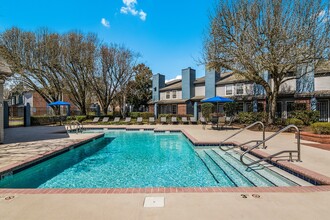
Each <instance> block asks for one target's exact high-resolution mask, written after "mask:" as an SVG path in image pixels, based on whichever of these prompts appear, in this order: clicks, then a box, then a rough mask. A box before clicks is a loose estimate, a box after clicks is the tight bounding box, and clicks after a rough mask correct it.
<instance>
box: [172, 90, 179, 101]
mask: <svg viewBox="0 0 330 220" xmlns="http://www.w3.org/2000/svg"><path fill="white" fill-rule="evenodd" d="M174 93H175V98H174ZM177 98H178V92H177V90H172V99H177Z"/></svg>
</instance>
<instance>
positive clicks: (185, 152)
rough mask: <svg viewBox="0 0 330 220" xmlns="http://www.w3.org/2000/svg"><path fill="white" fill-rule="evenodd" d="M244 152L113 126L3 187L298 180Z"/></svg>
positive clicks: (280, 182) (252, 183) (235, 184)
mask: <svg viewBox="0 0 330 220" xmlns="http://www.w3.org/2000/svg"><path fill="white" fill-rule="evenodd" d="M238 157H239V155H238V153H237V152H235V151H232V152H230V153H225V152H223V151H221V150H219V149H218V148H212V147H210V148H197V147H194V146H193V145H192V144H191V143H190V141H189V140H188V139H187V138H186V137H185V136H184V135H183V134H182V133H180V132H175V133H172V132H171V133H169V132H154V131H124V130H117V131H115V130H112V131H111V130H110V131H107V132H106V133H105V135H104V137H102V138H98V139H96V140H94V141H91V142H89V143H86V144H84V145H82V146H80V147H78V148H75V149H73V150H70V151H68V152H66V153H63V154H61V155H59V156H56V157H53V158H51V159H48V160H46V161H44V162H41V163H39V164H37V165H35V166H32V167H30V168H27V169H25V170H22V171H20V172H18V173H16V174H14V175H12V176H7V177H5V178H4V179H2V180H1V181H0V188H144V187H251V186H297V185H298V184H297V183H296V182H294V181H292V180H290V179H288V178H287V177H284V176H283V175H281V174H279V173H277V172H275V171H273V170H271V169H268V168H267V167H265V166H258V167H255V169H247V168H246V167H245V166H243V165H242V164H241V163H240V162H239V160H238Z"/></svg>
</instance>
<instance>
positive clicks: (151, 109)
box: [149, 105, 155, 113]
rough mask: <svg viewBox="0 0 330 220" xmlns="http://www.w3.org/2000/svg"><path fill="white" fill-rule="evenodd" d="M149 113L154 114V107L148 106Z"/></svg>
mask: <svg viewBox="0 0 330 220" xmlns="http://www.w3.org/2000/svg"><path fill="white" fill-rule="evenodd" d="M149 112H151V113H155V106H154V105H149Z"/></svg>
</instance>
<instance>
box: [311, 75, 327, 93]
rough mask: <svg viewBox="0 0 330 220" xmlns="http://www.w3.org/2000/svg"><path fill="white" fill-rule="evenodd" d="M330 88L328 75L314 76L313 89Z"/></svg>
mask: <svg viewBox="0 0 330 220" xmlns="http://www.w3.org/2000/svg"><path fill="white" fill-rule="evenodd" d="M322 90H330V76H322V77H315V91H322Z"/></svg>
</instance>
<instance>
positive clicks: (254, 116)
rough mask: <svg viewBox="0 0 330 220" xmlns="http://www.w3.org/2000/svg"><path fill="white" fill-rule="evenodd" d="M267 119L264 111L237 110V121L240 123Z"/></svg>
mask: <svg viewBox="0 0 330 220" xmlns="http://www.w3.org/2000/svg"><path fill="white" fill-rule="evenodd" d="M266 120H267V113H266V112H239V113H238V121H239V122H240V123H241V124H252V123H253V122H256V121H262V122H265V121H266Z"/></svg>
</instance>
